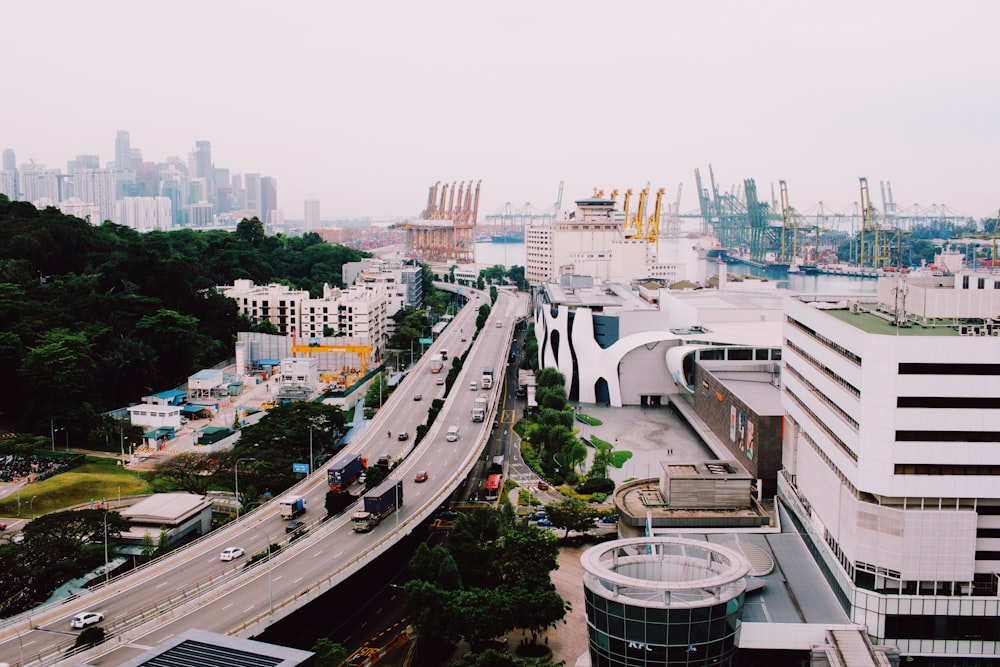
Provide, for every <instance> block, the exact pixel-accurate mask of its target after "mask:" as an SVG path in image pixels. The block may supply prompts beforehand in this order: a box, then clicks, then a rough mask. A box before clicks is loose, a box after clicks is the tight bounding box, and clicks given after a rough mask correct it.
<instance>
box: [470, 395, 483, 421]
mask: <svg viewBox="0 0 1000 667" xmlns="http://www.w3.org/2000/svg"><path fill="white" fill-rule="evenodd" d="M484 419H486V394H480V395H479V396H476V402H475V403H474V404H473V406H472V421H474V422H481V421H483V420H484Z"/></svg>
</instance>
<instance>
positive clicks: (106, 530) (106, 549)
mask: <svg viewBox="0 0 1000 667" xmlns="http://www.w3.org/2000/svg"><path fill="white" fill-rule="evenodd" d="M109 576H110V575H109V574H108V504H107V503H104V583H105V584H107V583H108V577H109Z"/></svg>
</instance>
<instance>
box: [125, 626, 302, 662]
mask: <svg viewBox="0 0 1000 667" xmlns="http://www.w3.org/2000/svg"><path fill="white" fill-rule="evenodd" d="M312 656H313V653H312V652H311V651H301V650H299V649H294V648H287V647H285V646H278V645H277V644H268V643H266V642H261V641H256V640H253V639H240V638H238V637H230V636H228V635H223V634H219V633H216V632H207V631H205V630H186V631H184V632H183V633H181V634H180V635H178V636H176V637H170V638H169V639H166V640H164V641H163V642H161V643H160V644H159V645H158V646H156V647H154V648H152V649H150V650H149V651H146V652H145V653H143V654H142V655H140V656H139V657H137V658H133V659H132V660H129V661H128V662H124V663H122V666H121V667H190V666H191V665H198V667H295V666H296V665H300V664H302V663H304V662H305V661H306V660H308V659H309V658H311V657H312Z"/></svg>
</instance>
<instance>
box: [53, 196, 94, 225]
mask: <svg viewBox="0 0 1000 667" xmlns="http://www.w3.org/2000/svg"><path fill="white" fill-rule="evenodd" d="M58 208H59V210H60V211H62V212H63V213H65V214H66V215H72V216H74V217H77V218H80V219H81V220H86V221H87V222H89V223H90V224H92V225H99V224H100V223H101V220H100V219H99V218H100V217H101V212H100V211H99V210H98V209H97V207H96V206H94V205H93V204H91V203H90V202H85V201H81V200H80V198H79V197H70V198H69V199H64V200H63V201H61V202H59V206H58Z"/></svg>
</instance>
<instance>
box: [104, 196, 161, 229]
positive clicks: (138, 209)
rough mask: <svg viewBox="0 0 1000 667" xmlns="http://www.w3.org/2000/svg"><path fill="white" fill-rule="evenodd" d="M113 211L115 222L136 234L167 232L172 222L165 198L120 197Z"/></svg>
mask: <svg viewBox="0 0 1000 667" xmlns="http://www.w3.org/2000/svg"><path fill="white" fill-rule="evenodd" d="M115 211H116V213H115V222H117V223H118V224H119V225H124V226H126V227H131V228H132V229H134V230H136V231H138V232H151V231H167V230H168V229H170V227H171V224H172V221H173V217H172V213H171V210H170V200H169V199H167V198H166V197H122V198H121V199H120V200H118V201H117V202H115Z"/></svg>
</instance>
